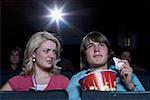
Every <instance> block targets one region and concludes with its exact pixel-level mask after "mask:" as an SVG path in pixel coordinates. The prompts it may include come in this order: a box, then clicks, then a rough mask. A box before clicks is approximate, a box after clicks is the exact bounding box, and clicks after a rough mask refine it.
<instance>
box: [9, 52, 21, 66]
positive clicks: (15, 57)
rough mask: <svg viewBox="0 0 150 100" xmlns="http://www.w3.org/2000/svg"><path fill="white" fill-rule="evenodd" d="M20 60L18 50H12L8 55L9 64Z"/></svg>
mask: <svg viewBox="0 0 150 100" xmlns="http://www.w3.org/2000/svg"><path fill="white" fill-rule="evenodd" d="M19 61H20V56H19V51H12V53H11V55H10V62H11V64H18V63H19Z"/></svg>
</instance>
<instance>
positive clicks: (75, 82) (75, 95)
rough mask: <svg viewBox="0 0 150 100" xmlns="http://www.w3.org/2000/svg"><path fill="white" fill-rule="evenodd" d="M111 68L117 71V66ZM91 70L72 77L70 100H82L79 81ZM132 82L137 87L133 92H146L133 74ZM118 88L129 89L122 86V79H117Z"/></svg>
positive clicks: (69, 88) (69, 87)
mask: <svg viewBox="0 0 150 100" xmlns="http://www.w3.org/2000/svg"><path fill="white" fill-rule="evenodd" d="M109 68H110V69H113V70H116V69H115V68H116V67H115V66H110V67H109ZM89 70H90V69H88V70H83V71H81V72H79V73H77V74H75V75H73V76H72V78H71V80H70V83H69V85H68V87H67V92H68V94H69V100H81V98H80V94H81V86H80V83H79V80H80V79H81V78H82V77H83V76H85V75H86V72H87V71H89ZM131 81H132V83H133V84H134V85H135V89H134V90H133V91H145V89H144V87H143V86H142V84H141V82H140V81H139V79H138V78H137V77H136V75H135V74H132V77H131ZM116 87H117V91H127V89H126V88H125V87H124V85H123V84H122V82H121V79H120V77H117V80H116Z"/></svg>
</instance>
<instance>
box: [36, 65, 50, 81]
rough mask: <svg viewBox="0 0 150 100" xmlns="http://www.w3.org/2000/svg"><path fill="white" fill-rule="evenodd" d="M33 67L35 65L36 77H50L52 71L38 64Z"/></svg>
mask: <svg viewBox="0 0 150 100" xmlns="http://www.w3.org/2000/svg"><path fill="white" fill-rule="evenodd" d="M34 67H35V77H36V78H37V79H40V78H46V77H50V76H51V75H52V73H50V72H49V71H48V70H44V69H42V68H40V67H38V66H34Z"/></svg>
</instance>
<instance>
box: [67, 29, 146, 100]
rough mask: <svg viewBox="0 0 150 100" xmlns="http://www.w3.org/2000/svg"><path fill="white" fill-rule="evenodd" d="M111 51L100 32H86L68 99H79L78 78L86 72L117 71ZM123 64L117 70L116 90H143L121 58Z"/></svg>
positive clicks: (126, 63)
mask: <svg viewBox="0 0 150 100" xmlns="http://www.w3.org/2000/svg"><path fill="white" fill-rule="evenodd" d="M113 55H114V54H113V51H112V49H111V46H110V43H109V41H108V40H107V38H106V37H105V36H104V35H103V34H101V33H100V32H95V31H94V32H90V33H89V34H87V35H86V36H85V37H84V38H83V40H82V42H81V45H80V57H81V59H80V67H81V70H82V71H80V72H78V73H77V74H75V75H74V76H72V78H71V80H70V83H69V85H68V87H67V92H68V94H69V100H80V99H81V94H82V90H81V85H80V83H79V80H80V79H81V78H82V77H83V76H85V75H86V74H87V73H88V72H92V71H96V70H101V69H102V70H105V69H112V70H114V71H116V72H117V69H116V66H114V65H113V63H114V62H113V60H112V57H113ZM121 61H122V62H124V66H125V67H123V68H122V69H121V71H118V72H117V73H118V75H117V76H118V77H117V80H116V87H117V91H145V89H144V88H143V86H142V84H141V83H140V81H139V80H138V78H137V77H136V75H135V74H133V72H132V68H131V67H130V65H129V63H128V61H127V60H121Z"/></svg>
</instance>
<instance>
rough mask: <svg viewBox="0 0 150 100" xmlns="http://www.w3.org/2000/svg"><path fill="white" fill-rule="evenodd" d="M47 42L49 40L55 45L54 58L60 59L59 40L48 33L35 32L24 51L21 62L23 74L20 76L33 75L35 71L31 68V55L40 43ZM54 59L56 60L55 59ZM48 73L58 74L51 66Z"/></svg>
mask: <svg viewBox="0 0 150 100" xmlns="http://www.w3.org/2000/svg"><path fill="white" fill-rule="evenodd" d="M47 40H51V41H53V42H54V43H56V56H57V58H59V57H60V47H61V45H60V42H59V40H58V39H57V38H56V37H55V36H53V35H52V34H51V33H48V32H46V31H44V32H37V33H35V34H34V35H32V37H31V38H30V40H29V41H28V43H27V45H26V48H25V51H24V62H23V66H24V69H23V72H22V73H21V74H22V75H32V74H33V73H35V70H34V68H33V66H34V62H33V53H34V52H35V50H36V49H37V48H39V47H40V45H41V44H42V43H44V42H45V41H47ZM57 58H56V59H57ZM50 72H53V73H57V72H59V71H58V70H57V67H55V66H54V65H53V67H52V68H51V69H50Z"/></svg>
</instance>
